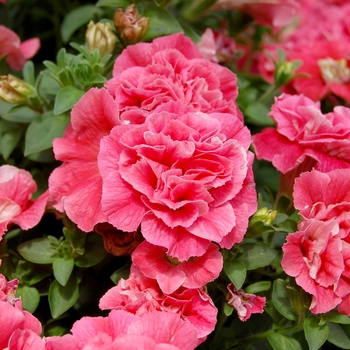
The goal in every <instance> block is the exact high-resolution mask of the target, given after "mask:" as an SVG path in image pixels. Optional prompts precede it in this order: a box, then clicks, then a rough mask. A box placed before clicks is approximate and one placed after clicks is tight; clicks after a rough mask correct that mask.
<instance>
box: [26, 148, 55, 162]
mask: <svg viewBox="0 0 350 350" xmlns="http://www.w3.org/2000/svg"><path fill="white" fill-rule="evenodd" d="M27 158H28V159H29V160H32V161H33V162H38V163H52V162H54V161H55V156H54V154H53V152H52V149H46V150H44V151H41V152H37V153H32V154H30V155H29V156H27Z"/></svg>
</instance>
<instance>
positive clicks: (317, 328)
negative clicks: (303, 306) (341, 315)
mask: <svg viewBox="0 0 350 350" xmlns="http://www.w3.org/2000/svg"><path fill="white" fill-rule="evenodd" d="M304 332H305V338H306V340H307V342H308V344H309V350H317V349H319V348H320V347H321V346H322V344H323V343H324V342H325V341H326V340H327V337H328V332H329V328H328V325H327V323H324V324H322V325H320V319H317V318H316V317H314V316H309V317H308V318H307V319H306V320H305V321H304Z"/></svg>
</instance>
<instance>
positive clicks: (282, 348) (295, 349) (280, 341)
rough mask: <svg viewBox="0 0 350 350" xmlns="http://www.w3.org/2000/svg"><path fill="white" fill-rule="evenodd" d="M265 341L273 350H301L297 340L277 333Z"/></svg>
mask: <svg viewBox="0 0 350 350" xmlns="http://www.w3.org/2000/svg"><path fill="white" fill-rule="evenodd" d="M267 340H268V341H269V343H270V345H271V347H272V349H273V350H301V346H300V344H299V343H298V341H297V340H295V339H293V338H290V337H286V336H284V335H282V334H279V333H272V334H271V335H270V336H268V338H267Z"/></svg>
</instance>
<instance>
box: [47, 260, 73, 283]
mask: <svg viewBox="0 0 350 350" xmlns="http://www.w3.org/2000/svg"><path fill="white" fill-rule="evenodd" d="M73 267H74V260H73V259H72V258H68V259H65V258H55V259H54V261H53V264H52V268H53V274H54V276H55V278H56V280H57V282H58V283H59V284H61V285H62V286H65V285H66V283H67V282H68V280H69V277H70V275H71V273H72V271H73Z"/></svg>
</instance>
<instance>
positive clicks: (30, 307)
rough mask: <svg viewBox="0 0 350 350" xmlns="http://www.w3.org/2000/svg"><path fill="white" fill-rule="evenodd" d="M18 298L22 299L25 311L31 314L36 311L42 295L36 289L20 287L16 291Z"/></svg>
mask: <svg viewBox="0 0 350 350" xmlns="http://www.w3.org/2000/svg"><path fill="white" fill-rule="evenodd" d="M16 296H19V297H21V298H22V306H23V309H24V310H27V311H28V312H30V313H33V312H34V311H35V310H36V308H37V307H38V305H39V302H40V294H39V292H38V290H37V289H36V288H34V287H28V286H19V287H18V288H17V291H16Z"/></svg>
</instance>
